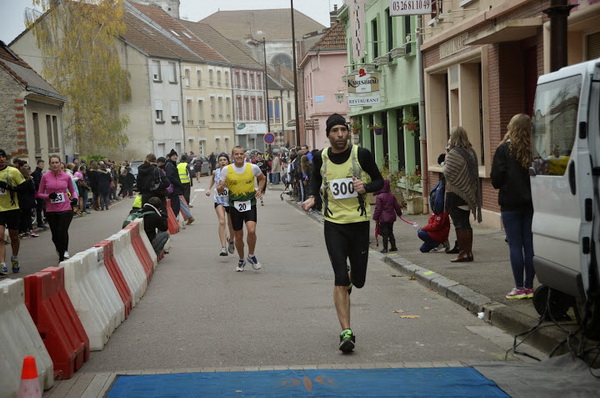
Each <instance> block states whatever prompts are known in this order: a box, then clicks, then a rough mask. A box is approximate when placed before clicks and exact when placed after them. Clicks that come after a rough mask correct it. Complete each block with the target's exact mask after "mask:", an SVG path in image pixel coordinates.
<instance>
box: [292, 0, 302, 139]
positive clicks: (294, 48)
mask: <svg viewBox="0 0 600 398" xmlns="http://www.w3.org/2000/svg"><path fill="white" fill-rule="evenodd" d="M290 11H291V14H292V62H293V63H294V65H292V66H293V70H294V112H295V113H296V115H295V117H296V125H295V126H294V127H295V129H296V145H297V146H300V133H299V132H298V124H299V121H298V118H299V117H300V115H299V114H298V70H297V69H296V29H295V28H294V0H290Z"/></svg>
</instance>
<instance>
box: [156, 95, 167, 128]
mask: <svg viewBox="0 0 600 398" xmlns="http://www.w3.org/2000/svg"><path fill="white" fill-rule="evenodd" d="M154 115H155V117H154V121H155V122H156V123H164V122H165V120H164V119H163V102H162V101H161V100H156V101H154Z"/></svg>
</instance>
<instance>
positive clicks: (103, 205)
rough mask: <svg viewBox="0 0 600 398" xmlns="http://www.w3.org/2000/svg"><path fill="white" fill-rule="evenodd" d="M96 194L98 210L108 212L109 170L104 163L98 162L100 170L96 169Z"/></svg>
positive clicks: (110, 177)
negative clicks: (98, 195)
mask: <svg viewBox="0 0 600 398" xmlns="http://www.w3.org/2000/svg"><path fill="white" fill-rule="evenodd" d="M97 178H98V193H99V194H100V210H108V207H109V205H110V193H111V187H110V183H111V181H112V175H111V173H110V170H108V168H107V167H106V164H104V162H100V168H99V169H98V174H97Z"/></svg>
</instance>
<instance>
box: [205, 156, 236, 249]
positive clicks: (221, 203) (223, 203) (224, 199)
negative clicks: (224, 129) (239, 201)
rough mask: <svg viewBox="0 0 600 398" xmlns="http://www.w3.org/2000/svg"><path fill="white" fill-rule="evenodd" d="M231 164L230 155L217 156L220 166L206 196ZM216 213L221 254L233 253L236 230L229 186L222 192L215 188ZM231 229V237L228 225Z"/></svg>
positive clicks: (214, 172)
mask: <svg viewBox="0 0 600 398" xmlns="http://www.w3.org/2000/svg"><path fill="white" fill-rule="evenodd" d="M228 164H229V155H227V154H226V153H222V154H220V155H219V157H218V158H217V166H218V168H217V169H216V170H214V171H213V178H211V180H210V186H209V187H208V191H206V196H210V193H211V192H212V188H213V186H214V187H215V188H216V187H218V186H219V181H220V180H221V170H222V169H223V167H226V166H227V165H228ZM214 192H215V195H214V200H215V213H217V219H218V220H219V240H220V241H221V253H219V255H220V256H227V251H228V250H229V253H231V254H233V252H234V251H235V245H234V243H233V242H234V236H235V234H234V232H233V226H232V225H231V215H230V214H229V190H228V189H227V187H225V189H224V190H223V192H222V193H218V192H217V191H216V189H215V191H214ZM225 224H227V228H228V229H229V237H227V231H226V226H225ZM226 245H227V246H226Z"/></svg>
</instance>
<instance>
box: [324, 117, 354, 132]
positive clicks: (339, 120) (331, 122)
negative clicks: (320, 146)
mask: <svg viewBox="0 0 600 398" xmlns="http://www.w3.org/2000/svg"><path fill="white" fill-rule="evenodd" d="M325 123H326V125H327V127H326V128H325V133H326V135H327V136H329V131H331V129H332V128H333V126H346V128H347V127H348V124H347V123H346V119H345V118H344V117H343V116H342V115H340V114H339V113H334V114H333V115H331V116H329V117H328V118H327V122H325Z"/></svg>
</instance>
